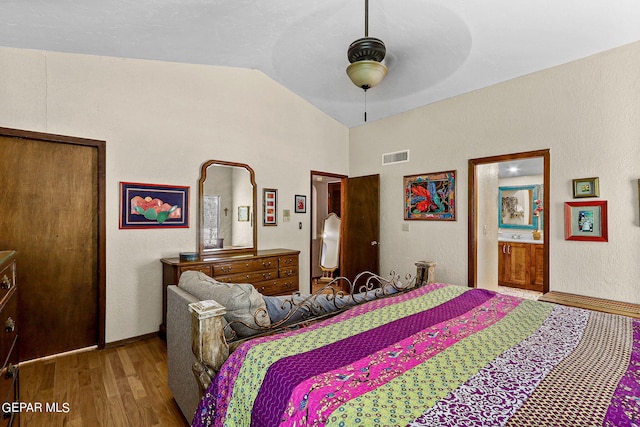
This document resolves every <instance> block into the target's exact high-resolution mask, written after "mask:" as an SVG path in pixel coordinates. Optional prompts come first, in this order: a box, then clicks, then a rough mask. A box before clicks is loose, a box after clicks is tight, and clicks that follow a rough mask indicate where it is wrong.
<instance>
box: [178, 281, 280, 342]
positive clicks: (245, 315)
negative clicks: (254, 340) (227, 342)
mask: <svg viewBox="0 0 640 427" xmlns="http://www.w3.org/2000/svg"><path fill="white" fill-rule="evenodd" d="M178 287H180V288H182V289H184V290H185V291H187V292H189V293H190V294H191V295H193V296H195V297H196V298H198V299H199V300H201V301H202V300H210V299H212V300H214V301H216V302H218V303H220V304H222V305H223V306H224V307H225V308H226V309H227V314H225V315H224V318H225V320H226V321H227V322H229V323H231V328H232V329H233V330H234V331H235V333H236V334H237V335H238V337H240V338H244V337H248V336H251V335H255V334H256V333H258V332H260V331H259V329H252V328H250V327H247V326H244V325H243V324H241V323H232V322H234V321H236V320H237V321H242V322H244V323H246V324H247V325H250V326H253V327H254V328H258V324H260V325H261V326H269V325H270V324H271V320H270V319H269V316H268V314H267V311H266V305H265V303H264V300H263V299H262V295H261V294H260V293H259V292H258V291H257V290H256V288H255V287H253V285H251V284H249V283H222V282H218V281H217V280H215V279H212V278H211V277H209V276H207V275H206V274H204V273H201V272H199V271H185V272H184V273H182V274H181V275H180V280H179V281H178ZM259 309H262V310H261V311H260V312H259V313H258V315H257V319H258V324H256V319H255V318H254V315H255V314H256V311H258V310H259ZM226 329H228V328H226ZM225 336H226V337H227V338H229V336H227V334H226V332H225Z"/></svg>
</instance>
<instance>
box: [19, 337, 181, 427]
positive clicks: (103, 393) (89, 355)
mask: <svg viewBox="0 0 640 427" xmlns="http://www.w3.org/2000/svg"><path fill="white" fill-rule="evenodd" d="M20 401H22V402H25V403H32V404H35V403H37V402H40V403H41V404H42V407H43V411H42V412H22V413H21V420H20V421H21V425H22V426H28V427H39V426H43V427H55V426H71V427H75V426H78V427H80V426H83V427H84V426H110V427H120V426H123V427H127V426H131V427H142V426H163V427H164V426H176V427H184V426H188V423H187V421H186V420H185V418H184V417H183V416H182V413H181V412H180V409H179V408H178V405H177V404H176V403H175V401H174V400H173V396H172V395H171V392H170V391H169V387H168V385H167V350H166V345H165V342H164V341H162V340H161V339H160V338H157V337H156V338H151V339H147V340H143V341H138V342H135V343H132V344H126V345H123V346H120V347H115V348H109V349H106V350H100V351H98V350H90V351H85V352H81V353H75V354H70V355H64V356H60V357H57V358H53V359H44V360H36V361H33V362H27V363H23V364H21V365H20ZM52 402H53V403H57V404H58V408H59V411H60V412H46V411H45V410H44V409H45V407H46V406H45V405H46V403H49V404H50V403H52ZM65 404H67V407H68V410H67V411H66V413H65V411H64V408H65Z"/></svg>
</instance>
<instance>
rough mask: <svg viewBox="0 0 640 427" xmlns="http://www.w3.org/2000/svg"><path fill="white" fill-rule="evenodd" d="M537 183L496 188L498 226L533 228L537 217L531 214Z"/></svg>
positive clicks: (535, 197) (536, 196)
mask: <svg viewBox="0 0 640 427" xmlns="http://www.w3.org/2000/svg"><path fill="white" fill-rule="evenodd" d="M536 199H538V186H537V185H520V186H512V187H500V188H499V189H498V227H499V228H518V229H526V230H535V229H537V228H538V217H537V216H534V215H533V210H534V209H535V203H534V200H536Z"/></svg>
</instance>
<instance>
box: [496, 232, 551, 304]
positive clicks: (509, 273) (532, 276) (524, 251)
mask: <svg viewBox="0 0 640 427" xmlns="http://www.w3.org/2000/svg"><path fill="white" fill-rule="evenodd" d="M498 284H499V285H501V286H511V287H516V288H521V289H527V290H531V291H539V292H542V289H543V285H544V245H541V244H535V243H521V242H506V241H504V242H502V241H501V242H498Z"/></svg>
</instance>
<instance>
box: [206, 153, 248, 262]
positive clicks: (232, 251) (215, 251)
mask: <svg viewBox="0 0 640 427" xmlns="http://www.w3.org/2000/svg"><path fill="white" fill-rule="evenodd" d="M213 165H221V166H231V167H238V168H244V169H246V170H247V171H248V172H249V179H250V181H251V186H252V187H253V206H252V207H251V210H252V212H251V213H250V214H249V218H250V221H251V226H252V228H253V245H252V246H246V247H242V248H235V249H234V248H232V249H224V248H211V249H205V248H204V239H203V238H202V233H203V232H204V230H203V228H202V224H203V223H204V203H203V196H204V183H205V181H206V179H207V168H208V167H209V166H213ZM257 194H258V191H257V187H256V180H255V174H254V172H253V169H252V168H251V166H249V165H247V164H244V163H235V162H226V161H224V160H208V161H206V162H204V163H203V164H202V167H201V168H200V180H199V181H198V231H197V232H198V254H200V256H201V257H205V256H207V257H211V256H213V255H225V256H227V255H236V254H238V255H239V254H252V255H255V254H256V253H257V248H258V226H257V209H256V203H257V199H258V198H257Z"/></svg>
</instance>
